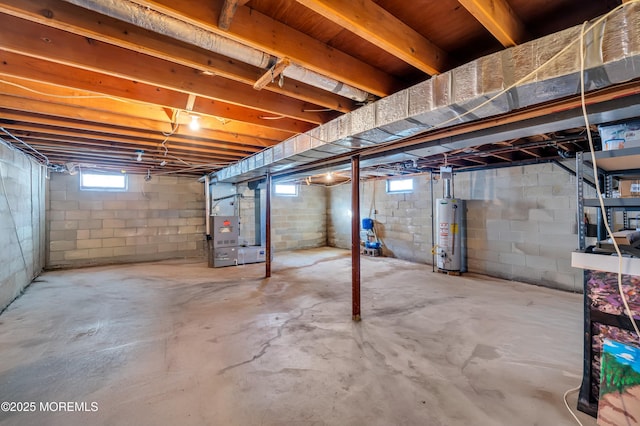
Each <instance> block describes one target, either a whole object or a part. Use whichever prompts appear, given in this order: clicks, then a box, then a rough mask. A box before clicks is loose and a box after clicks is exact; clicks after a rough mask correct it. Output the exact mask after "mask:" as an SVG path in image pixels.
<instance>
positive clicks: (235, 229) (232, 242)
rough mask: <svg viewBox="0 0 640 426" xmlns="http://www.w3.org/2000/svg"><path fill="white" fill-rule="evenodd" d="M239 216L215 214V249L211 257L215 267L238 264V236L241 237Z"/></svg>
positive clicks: (213, 232)
mask: <svg viewBox="0 0 640 426" xmlns="http://www.w3.org/2000/svg"><path fill="white" fill-rule="evenodd" d="M239 228H240V221H239V219H238V216H213V229H212V235H211V239H212V240H213V251H212V253H211V259H210V260H212V261H213V262H211V261H210V263H213V267H214V268H220V267H222V266H235V265H237V264H238V238H239V237H240V231H239Z"/></svg>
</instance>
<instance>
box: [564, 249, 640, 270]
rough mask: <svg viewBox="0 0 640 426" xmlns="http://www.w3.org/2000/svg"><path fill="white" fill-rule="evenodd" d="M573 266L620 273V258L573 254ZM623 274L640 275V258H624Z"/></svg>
mask: <svg viewBox="0 0 640 426" xmlns="http://www.w3.org/2000/svg"><path fill="white" fill-rule="evenodd" d="M571 266H573V267H574V268H580V269H591V270H594V271H603V272H613V273H616V274H617V273H618V266H619V262H618V256H615V255H614V256H606V255H602V254H591V253H581V252H577V251H574V252H572V253H571ZM622 273H623V274H625V275H640V258H635V257H623V258H622Z"/></svg>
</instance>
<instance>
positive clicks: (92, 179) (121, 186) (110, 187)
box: [80, 173, 127, 191]
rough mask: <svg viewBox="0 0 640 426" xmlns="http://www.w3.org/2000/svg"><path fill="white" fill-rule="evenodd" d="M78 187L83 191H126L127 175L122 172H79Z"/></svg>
mask: <svg viewBox="0 0 640 426" xmlns="http://www.w3.org/2000/svg"><path fill="white" fill-rule="evenodd" d="M80 189H81V190H85V191H126V190H127V175H125V174H122V173H111V174H109V173H80Z"/></svg>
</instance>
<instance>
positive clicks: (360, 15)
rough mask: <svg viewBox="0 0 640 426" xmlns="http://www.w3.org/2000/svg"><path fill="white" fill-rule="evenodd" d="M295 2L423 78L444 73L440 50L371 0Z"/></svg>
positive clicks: (442, 57)
mask: <svg viewBox="0 0 640 426" xmlns="http://www.w3.org/2000/svg"><path fill="white" fill-rule="evenodd" d="M296 1H297V2H298V3H300V4H302V5H304V6H306V7H308V8H309V9H311V10H313V11H314V12H316V13H317V14H319V15H321V16H323V17H324V18H326V19H328V20H330V21H332V22H334V23H336V24H338V25H340V26H341V27H343V28H345V29H346V30H348V31H351V32H353V33H354V34H357V35H359V36H360V37H362V38H363V39H365V40H368V41H370V42H371V43H373V44H375V45H376V46H378V47H380V48H382V49H384V50H385V51H387V52H389V53H390V54H392V55H394V56H396V57H398V58H400V59H402V60H403V61H405V62H406V63H408V64H410V65H412V66H414V67H416V68H418V69H419V70H421V71H423V72H425V73H427V74H430V75H434V74H440V73H442V72H443V71H446V66H447V62H448V60H447V53H446V52H445V51H444V50H442V49H440V48H439V47H438V46H436V45H435V44H433V43H432V42H431V41H429V40H427V39H426V38H425V37H423V36H422V35H420V34H419V33H418V32H417V31H415V30H414V29H413V28H411V27H409V26H408V25H406V24H405V23H403V22H402V21H401V20H399V19H398V18H396V17H395V16H393V15H392V14H391V13H389V12H387V11H386V10H385V9H383V8H382V7H381V6H379V5H378V4H376V3H374V2H373V1H371V0H359V1H351V2H345V1H344V0H296Z"/></svg>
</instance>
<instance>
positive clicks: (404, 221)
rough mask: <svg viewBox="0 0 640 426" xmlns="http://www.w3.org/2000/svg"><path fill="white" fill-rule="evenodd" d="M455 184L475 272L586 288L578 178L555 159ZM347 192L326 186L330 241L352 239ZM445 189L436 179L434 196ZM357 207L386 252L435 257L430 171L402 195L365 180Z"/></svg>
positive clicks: (338, 243)
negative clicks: (580, 264) (580, 261)
mask: <svg viewBox="0 0 640 426" xmlns="http://www.w3.org/2000/svg"><path fill="white" fill-rule="evenodd" d="M374 190H375V199H374V195H373V194H374ZM454 190H455V196H456V197H458V198H462V199H465V200H467V259H468V269H469V271H470V272H478V273H484V274H488V275H492V276H496V277H501V278H506V279H514V280H520V281H525V282H529V283H532V284H537V285H543V286H547V287H552V288H560V289H565V290H570V291H577V292H579V291H581V290H582V274H581V271H580V270H577V269H574V268H572V267H571V266H570V264H571V260H570V259H571V252H572V251H573V250H575V249H576V248H577V244H578V243H577V233H576V229H577V228H576V200H575V178H574V177H573V176H571V175H570V174H568V173H567V172H565V171H564V170H562V169H560V168H559V167H557V166H555V165H553V164H542V165H532V166H524V167H522V166H521V167H510V168H504V169H495V170H485V171H477V172H469V173H458V174H456V177H455V186H454ZM350 191H351V190H350V187H349V186H348V185H346V186H341V187H336V188H332V189H329V200H328V244H329V245H330V246H335V247H341V248H349V247H350V245H351V243H350V222H349V219H348V215H349V209H350V205H349V203H350V196H349V194H350ZM442 192H443V191H442V184H441V182H438V181H436V182H434V197H435V198H438V197H441V196H442ZM360 208H361V216H362V217H369V216H370V217H372V218H373V219H374V220H375V221H376V229H377V230H378V234H379V236H380V237H381V239H382V240H383V242H384V252H385V255H388V256H395V257H398V258H402V259H406V260H411V261H415V262H422V263H429V264H430V263H431V262H432V256H431V247H432V244H431V235H432V234H431V191H430V185H429V179H428V176H426V175H422V176H416V177H414V191H413V192H412V193H404V194H387V193H386V183H385V181H382V180H379V181H368V182H364V183H363V184H362V186H361V207H360ZM370 211H371V213H369V212H370Z"/></svg>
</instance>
